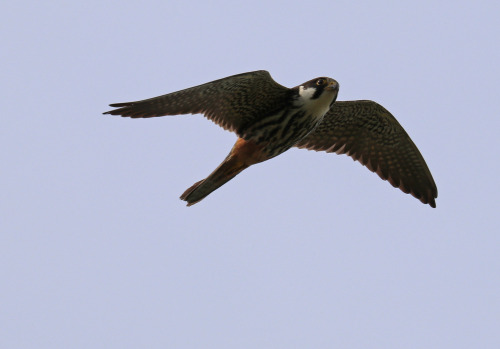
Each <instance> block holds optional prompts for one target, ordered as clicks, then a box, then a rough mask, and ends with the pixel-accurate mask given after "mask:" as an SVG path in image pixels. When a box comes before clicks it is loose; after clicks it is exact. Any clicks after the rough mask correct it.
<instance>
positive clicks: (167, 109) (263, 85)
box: [104, 70, 289, 133]
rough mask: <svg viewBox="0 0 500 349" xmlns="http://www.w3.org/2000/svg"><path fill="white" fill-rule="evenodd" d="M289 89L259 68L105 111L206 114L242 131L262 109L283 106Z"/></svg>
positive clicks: (145, 114)
mask: <svg viewBox="0 0 500 349" xmlns="http://www.w3.org/2000/svg"><path fill="white" fill-rule="evenodd" d="M288 91H289V89H288V88H286V87H284V86H282V85H280V84H278V83H277V82H276V81H274V80H273V78H272V77H271V75H270V74H269V73H268V72H267V71H264V70H259V71H255V72H249V73H243V74H238V75H233V76H229V77H226V78H223V79H220V80H215V81H212V82H208V83H206V84H203V85H199V86H195V87H191V88H187V89H185V90H181V91H177V92H173V93H169V94H166V95H163V96H159V97H154V98H150V99H145V100H142V101H136V102H126V103H116V104H110V106H111V107H116V108H119V109H115V110H110V111H108V112H105V113H104V114H111V115H121V116H125V117H131V118H149V117H155V116H164V115H178V114H204V115H205V116H206V117H207V118H208V119H210V120H212V121H213V122H215V123H216V124H218V125H219V126H221V127H223V128H224V129H226V130H230V131H234V132H236V133H239V130H241V129H242V128H243V127H244V126H245V125H246V124H248V123H250V122H251V121H252V120H253V119H254V118H256V117H258V116H260V115H261V114H262V113H271V112H273V111H274V110H279V108H282V107H283V104H284V103H285V102H286V95H287V93H288Z"/></svg>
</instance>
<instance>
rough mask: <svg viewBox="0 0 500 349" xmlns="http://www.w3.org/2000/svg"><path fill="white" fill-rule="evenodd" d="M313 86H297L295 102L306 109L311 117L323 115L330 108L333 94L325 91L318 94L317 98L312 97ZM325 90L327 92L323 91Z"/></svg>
mask: <svg viewBox="0 0 500 349" xmlns="http://www.w3.org/2000/svg"><path fill="white" fill-rule="evenodd" d="M315 92H316V89H315V88H312V87H311V88H305V87H304V86H299V98H298V100H297V102H298V103H299V104H300V105H301V106H302V108H304V109H307V111H308V112H309V113H311V116H313V117H323V115H325V114H326V113H327V112H328V110H329V109H330V103H331V102H332V100H333V95H331V94H330V93H328V92H329V91H328V92H327V91H323V93H322V94H321V95H320V96H319V98H316V99H312V97H313V95H314V93H315ZM325 92H327V93H325Z"/></svg>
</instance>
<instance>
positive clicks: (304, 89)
mask: <svg viewBox="0 0 500 349" xmlns="http://www.w3.org/2000/svg"><path fill="white" fill-rule="evenodd" d="M296 89H297V92H298V95H297V103H299V104H302V105H304V107H306V108H312V109H314V110H316V111H317V112H318V113H323V114H322V115H324V114H325V113H326V112H327V111H328V110H329V109H330V107H331V106H332V105H333V103H334V102H335V100H336V99H337V94H338V92H339V83H338V82H337V81H335V80H334V79H332V78H327V77H321V78H316V79H312V80H309V81H307V82H305V83H303V84H301V85H299V86H297V87H296Z"/></svg>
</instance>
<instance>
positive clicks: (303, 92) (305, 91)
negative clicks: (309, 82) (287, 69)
mask: <svg viewBox="0 0 500 349" xmlns="http://www.w3.org/2000/svg"><path fill="white" fill-rule="evenodd" d="M314 92H316V89H315V88H305V87H304V86H300V87H299V95H300V97H302V98H303V99H305V100H310V99H311V98H312V96H313V95H314Z"/></svg>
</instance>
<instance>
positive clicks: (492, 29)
mask: <svg viewBox="0 0 500 349" xmlns="http://www.w3.org/2000/svg"><path fill="white" fill-rule="evenodd" d="M499 15H500V5H499V4H498V2H494V1H489V2H488V1H485V2H481V1H470V2H466V1H440V2H435V1H418V2H402V1H362V2H359V1H358V2H356V1H301V2H292V1H262V2H259V1H252V2H236V1H225V2H221V1H215V2H196V1H195V2H189V1H177V2H176V1H156V2H155V1H127V2H122V1H86V2H78V3H77V2H65V1H52V2H49V3H42V2H34V1H31V2H30V1H10V2H9V3H3V4H2V5H0V29H1V32H2V35H1V36H0V43H1V50H0V62H1V64H0V67H1V70H0V80H1V81H2V83H1V84H0V89H1V95H2V102H3V103H2V112H1V114H2V121H3V122H2V127H1V128H0V143H1V144H0V145H1V147H0V156H1V157H0V159H1V162H2V170H1V172H0V179H1V183H2V184H3V194H2V195H1V196H0V200H1V201H0V218H1V221H0V228H1V234H0V265H1V268H0V280H1V283H2V285H1V287H0V347H2V348H384V349H387V348H426V349H429V348H440V349H441V348H454V349H456V348H499V347H500V331H499V329H500V296H499V295H500V257H499V252H500V251H499V249H500V234H499V230H500V229H499V228H500V225H499V223H498V215H499V214H500V211H499V205H498V197H499V194H500V190H499V184H498V172H499V169H500V166H499V164H498V163H499V161H498V157H499V155H498V151H499V148H500V141H499V139H498V132H499V126H500V121H499V118H500V115H499V108H498V99H499V98H498V93H499V87H498V86H499V82H500V69H499V68H498V64H499V61H500V48H499V44H498V42H499V34H500V25H499V22H498V18H499ZM257 69H265V70H268V71H270V72H271V74H272V76H273V77H274V78H275V79H276V81H278V82H279V83H281V84H283V85H285V86H289V87H292V86H295V85H297V84H299V83H302V82H304V81H307V80H309V79H312V78H315V77H317V76H331V77H333V78H335V79H336V80H337V81H339V83H340V93H339V98H338V99H339V100H351V99H372V100H375V101H377V102H379V103H381V104H382V105H384V106H385V107H386V108H387V109H389V110H390V111H391V112H392V113H393V114H394V115H395V116H396V118H398V120H399V121H400V123H401V124H402V125H403V126H404V127H405V129H406V130H407V131H408V133H409V134H410V135H411V137H412V139H413V140H414V142H415V143H416V144H417V145H418V147H419V149H420V150H421V152H422V154H423V155H424V157H425V159H426V161H427V164H428V165H429V168H430V169H431V171H432V174H433V176H434V179H435V180H436V183H437V185H438V189H439V197H438V199H437V201H436V202H437V208H436V209H432V208H430V207H429V206H427V205H423V204H421V203H420V202H419V201H417V200H416V199H414V198H413V197H411V196H409V195H405V194H403V193H402V192H400V191H399V190H396V189H394V188H392V186H390V185H389V184H388V183H387V182H384V181H382V180H380V179H379V178H378V176H376V175H374V174H373V173H371V172H369V171H368V170H366V169H365V168H364V167H362V166H361V165H359V164H358V163H354V162H353V161H352V160H351V159H350V158H348V157H346V156H338V155H335V154H326V153H315V152H308V151H305V150H298V149H293V150H291V151H289V152H287V153H285V154H283V155H281V156H279V157H277V158H275V159H273V160H272V161H268V162H265V163H262V164H259V165H256V166H254V167H251V168H250V169H248V170H246V171H245V172H243V173H242V174H240V175H239V176H238V177H236V178H235V179H234V180H232V181H231V182H229V183H228V184H226V185H225V186H223V187H222V188H220V189H219V190H217V191H216V192H214V193H213V194H212V195H210V196H209V197H207V198H206V199H205V200H204V201H202V202H201V203H199V204H197V205H195V206H193V207H190V208H187V207H185V205H184V202H182V201H180V200H179V199H178V197H179V195H180V194H182V193H183V191H184V190H185V189H186V188H188V187H189V186H191V185H192V184H193V183H194V182H195V181H197V180H200V179H202V178H204V177H205V176H206V175H208V174H209V173H210V172H211V171H212V170H213V169H214V168H215V167H216V166H217V165H218V164H219V163H220V161H222V159H223V158H224V157H225V156H226V154H227V152H228V151H229V149H230V148H231V146H232V144H233V142H234V140H235V136H234V135H233V134H231V133H229V132H225V131H223V130H222V129H221V128H219V127H217V126H216V125H214V124H213V123H211V122H209V121H207V120H205V119H204V118H203V117H201V116H199V115H197V116H182V117H178V116H177V117H164V118H154V119H145V120H131V119H125V118H120V117H113V116H110V115H106V116H104V115H101V113H102V112H104V111H107V110H109V107H107V105H108V104H109V103H113V102H124V101H129V100H137V99H143V98H148V97H153V96H157V95H160V94H164V93H168V92H172V91H176V90H178V89H182V88H185V87H189V86H193V85H197V84H201V83H204V82H208V81H211V80H214V79H218V78H222V77H225V76H228V75H232V74H237V73H242V72H246V71H251V70H257Z"/></svg>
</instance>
